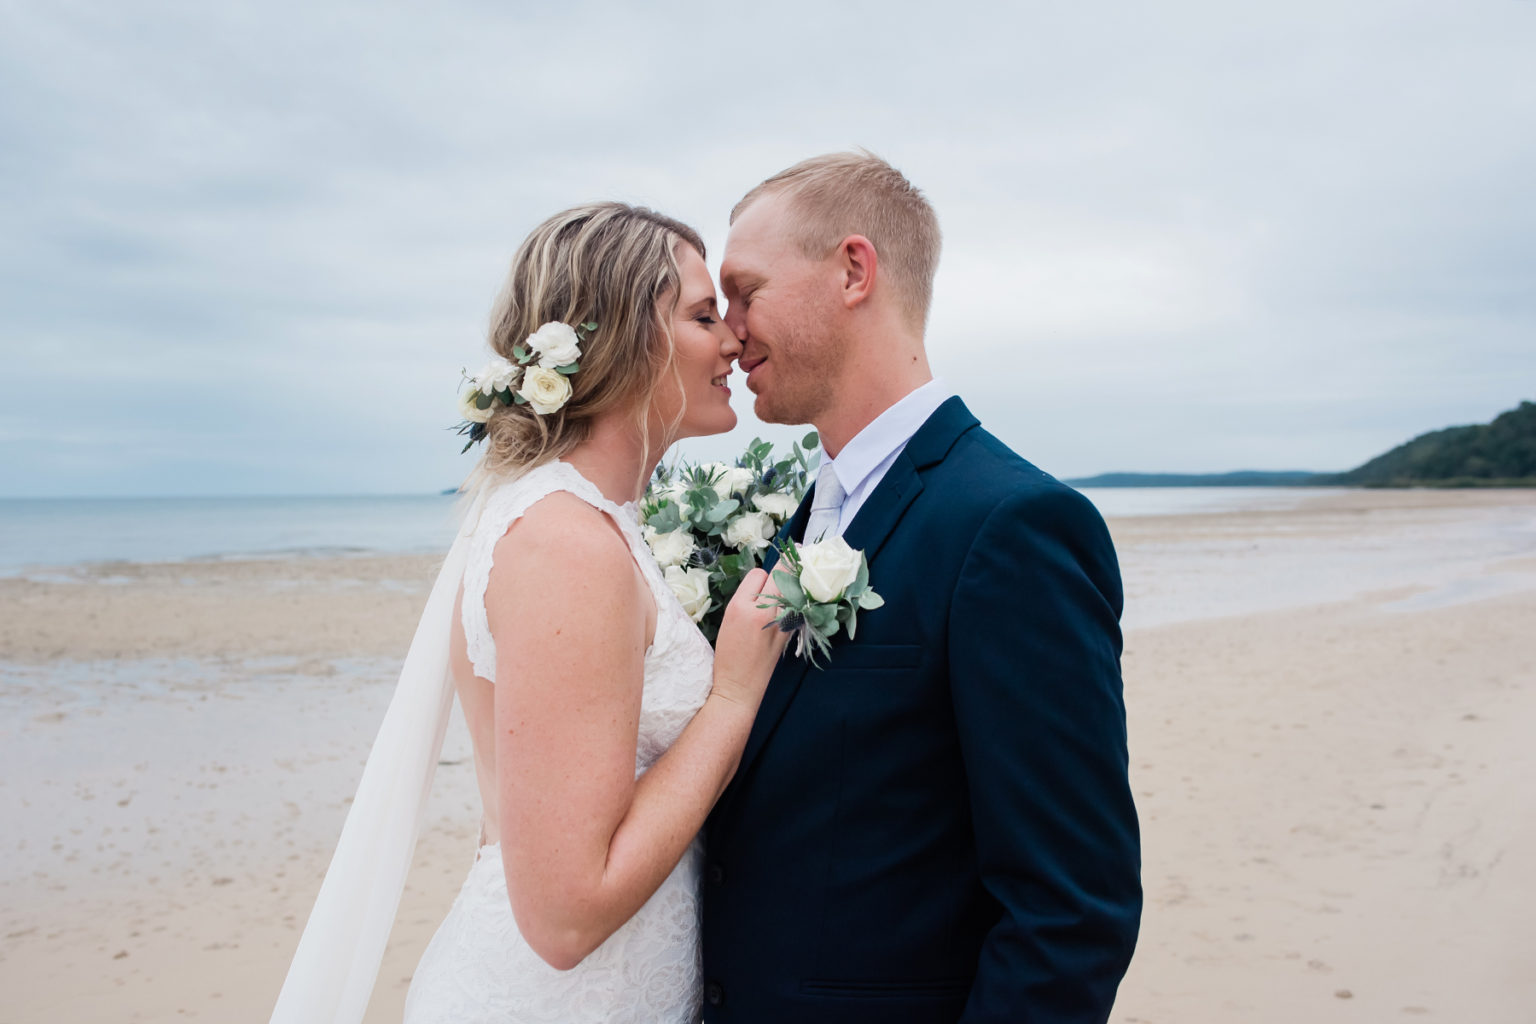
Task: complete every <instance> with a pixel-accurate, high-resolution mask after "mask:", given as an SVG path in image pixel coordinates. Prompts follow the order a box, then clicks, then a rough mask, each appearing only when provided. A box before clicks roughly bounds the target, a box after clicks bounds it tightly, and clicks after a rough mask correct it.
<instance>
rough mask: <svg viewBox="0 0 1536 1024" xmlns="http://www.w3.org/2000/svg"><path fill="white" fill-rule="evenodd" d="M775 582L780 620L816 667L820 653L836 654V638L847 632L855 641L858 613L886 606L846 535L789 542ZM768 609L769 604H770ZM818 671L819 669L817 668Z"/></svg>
mask: <svg viewBox="0 0 1536 1024" xmlns="http://www.w3.org/2000/svg"><path fill="white" fill-rule="evenodd" d="M779 555H780V557H779V565H780V566H782V567H783V568H775V569H774V570H773V581H774V583H776V584H778V587H779V594H778V595H777V596H774V597H771V598H769V600H770V601H771V602H772V603H773V604H775V605H778V607H779V612H778V615H777V617H776V619H775V621H776V622H777V623H778V625H779V628H780V629H782V630H783V631H784V632H786V633H792V634H794V637H795V654H796V655H797V656H798V657H802V658H806V659H808V660H809V661H810V662H811V664H812V665H816V664H817V661H816V657H817V655H818V654H819V655H821V656H822V657H826V656H827V655H828V653H829V652H830V651H831V646H832V644H831V641H832V637H834V636H836V635H837V633H838V630H840V629H843V628H847V630H848V639H850V640H852V639H853V637H854V633H855V631H856V630H857V629H858V625H859V611H860V610H861V609H862V610H864V611H868V610H870V609H873V608H879V607H880V606H881V605H883V604H885V599H884V598H883V597H881V596H880V595H879V594H877V593H875V592H874V590H873V589H871V588H870V585H869V560H868V559H866V558H865V557H864V552H862V551H856V550H854V549H853V548H851V547H849V546H848V542H847V541H845V540H843V538H841V537H828V538H826V539H824V540H819V541H816V542H815V543H813V544H804V545H797V544H796V543H795V542H794V541H793V540H790V539H788V538H786V539H785V541H784V546H783V547H782V548H781V549H780V551H779ZM765 607H766V606H765ZM818 667H820V666H819V665H818Z"/></svg>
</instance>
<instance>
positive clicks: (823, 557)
mask: <svg viewBox="0 0 1536 1024" xmlns="http://www.w3.org/2000/svg"><path fill="white" fill-rule="evenodd" d="M816 444H817V437H816V434H815V432H814V431H813V432H812V433H809V434H807V435H806V436H805V437H804V438H802V439H801V440H800V441H799V442H798V443H796V444H793V445H791V446H790V452H789V455H788V456H786V457H785V458H782V459H775V458H774V455H773V445H772V444H770V443H768V442H766V441H763V440H760V439H757V438H754V439H753V441H752V443H751V444H750V445H748V446H747V450H746V452H745V454H743V455H742V457H741V458H740V459H738V460H737V461H736V464H735V465H727V464H725V463H723V462H706V463H702V464H697V465H691V464H686V463H685V464H681V465H678V466H675V467H674V466H665V465H663V466H658V467H657V469H656V476H655V479H654V480H652V482H651V485H650V486H649V487H648V488H647V489H646V492H645V497H644V498H642V499H641V505H640V513H641V518H642V521H643V523H644V532H645V539H646V542H647V543H648V544H649V545H650V548H651V552H652V553H653V554H654V555H655V556H656V561H657V563H658V564H660V565H661V567H662V572H663V574H664V575H665V577H666V580H667V583H668V585H670V586H671V588H672V592H673V593H674V594H676V595H677V598H678V600H679V601H680V602H681V603H682V605H683V609H684V610H685V611H686V612H688V614H689V615H691V616H692V617H693V620H694V621H695V622H697V623H698V624H699V628H700V629H701V630H702V631H703V633H704V635H705V636H706V637H708V638H709V641H710V643H714V641H715V637H716V635H717V634H718V633H719V631H720V621H721V618H722V617H723V616H724V613H725V606H726V604H727V603H728V602H729V601H730V599H731V595H732V594H734V593H736V589H737V587H739V586H740V585H741V581H742V579H743V578H744V577H745V576H746V575H747V573H749V572H751V571H752V570H753V569H755V568H757V567H758V566H759V565H761V564H762V557H763V553H764V552H765V551H766V550H767V549H768V548H769V547H770V546H771V545H772V542H773V538H774V537H775V536H776V535H777V534H778V532H779V529H780V527H782V526H783V524H784V523H785V521H787V520H788V519H789V518H790V517H791V516H792V515H794V513H795V509H796V508H797V507H799V505H800V500H801V498H803V497H804V496H805V492H806V489H807V487H808V486H809V475H810V469H811V465H810V461H809V459H808V458H807V454H806V453H807V451H808V450H810V449H813V448H815V447H816ZM780 553H781V561H780V563H779V566H780V567H777V568H775V570H774V573H773V575H774V582H775V583H777V584H778V587H779V591H780V594H781V596H779V597H776V598H774V599H773V600H774V603H775V604H776V605H778V607H779V612H778V617H777V621H778V624H779V628H780V629H782V630H784V631H785V632H787V633H794V634H796V639H797V644H796V654H798V655H800V656H810V657H811V658H812V660H813V661H814V655H815V653H816V652H820V653H822V654H825V653H826V652H827V650H828V645H829V640H830V638H831V637H832V636H834V635H835V634H836V633H837V632H838V630H839V629H841V628H843V627H844V626H846V627H847V629H848V632H849V635H850V636H852V635H853V631H854V629H855V621H856V620H855V616H856V614H857V611H858V609H860V608H866V609H868V608H878V607H879V606H880V605H881V604H882V603H883V602H882V601H881V599H880V597H879V595H877V594H876V593H875V592H874V591H873V590H871V589H869V566H868V564H867V563H866V562H865V559H864V555H863V553H862V552H859V551H854V550H853V549H852V548H850V547H848V545H847V544H846V543H845V542H844V541H843V540H842V539H841V538H832V539H830V540H827V541H822V542H821V543H819V544H806V545H800V546H797V545H795V544H794V543H793V542H792V541H787V542H786V544H785V546H784V547H783V548H782V549H781V552H780ZM807 652H811V653H810V654H809V655H808V654H807Z"/></svg>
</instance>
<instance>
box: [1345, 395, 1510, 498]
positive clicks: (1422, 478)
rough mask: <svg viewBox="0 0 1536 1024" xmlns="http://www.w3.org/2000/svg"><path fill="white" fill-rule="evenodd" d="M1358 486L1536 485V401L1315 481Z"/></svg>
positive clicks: (1429, 436)
mask: <svg viewBox="0 0 1536 1024" xmlns="http://www.w3.org/2000/svg"><path fill="white" fill-rule="evenodd" d="M1315 482H1317V483H1324V484H1340V485H1347V486H1352V487H1425V486H1428V487H1536V402H1521V403H1520V405H1519V407H1518V408H1515V409H1511V410H1509V411H1508V412H1506V413H1502V414H1500V415H1499V416H1498V417H1497V418H1496V419H1495V420H1494V421H1493V422H1492V423H1484V424H1476V425H1473V426H1468V427H1447V428H1446V429H1444V430H1434V431H1431V432H1429V433H1428V434H1420V435H1419V436H1418V437H1416V438H1414V439H1413V440H1412V441H1409V442H1408V443H1407V444H1401V445H1398V446H1397V447H1396V448H1393V449H1392V450H1391V451H1389V452H1387V453H1386V454H1385V455H1378V456H1377V457H1376V458H1374V459H1372V460H1371V461H1369V462H1367V463H1366V464H1365V465H1363V466H1360V467H1358V468H1356V469H1352V470H1350V471H1349V472H1347V473H1336V474H1334V475H1332V476H1328V477H1319V478H1317V480H1316V481H1315Z"/></svg>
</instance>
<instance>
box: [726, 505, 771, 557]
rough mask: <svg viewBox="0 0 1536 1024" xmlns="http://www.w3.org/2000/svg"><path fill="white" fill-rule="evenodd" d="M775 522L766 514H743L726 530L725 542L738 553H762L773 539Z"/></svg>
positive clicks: (732, 521)
mask: <svg viewBox="0 0 1536 1024" xmlns="http://www.w3.org/2000/svg"><path fill="white" fill-rule="evenodd" d="M773 534H774V529H773V520H772V519H769V518H768V513H766V512H743V513H742V514H741V515H739V516H737V517H736V518H735V519H733V520H731V525H730V526H728V527H726V528H725V542H726V543H727V544H729V545H730V546H731V547H733V548H735V549H736V550H737V551H741V550H742V549H744V548H751V549H752V550H753V551H761V550H762V549H763V548H765V547H767V546H768V542H769V541H770V540H772V539H773Z"/></svg>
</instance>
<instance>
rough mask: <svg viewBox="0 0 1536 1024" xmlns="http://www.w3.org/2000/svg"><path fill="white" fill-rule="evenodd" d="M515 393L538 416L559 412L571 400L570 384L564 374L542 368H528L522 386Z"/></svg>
mask: <svg viewBox="0 0 1536 1024" xmlns="http://www.w3.org/2000/svg"><path fill="white" fill-rule="evenodd" d="M517 393H518V394H520V395H522V396H523V397H524V398H525V399H527V400H528V404H529V405H531V406H533V411H534V412H536V413H538V414H539V415H540V416H548V415H549V414H550V413H552V412H559V411H560V409H561V408H562V407H563V406H564V405H565V403H566V402H568V401H570V398H571V382H570V381H569V380H566V378H565V374H563V373H556V372H555V371H554V370H546V369H545V368H544V367H542V366H530V367H528V372H527V373H525V374H523V386H522V387H520V388H518V389H517Z"/></svg>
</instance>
